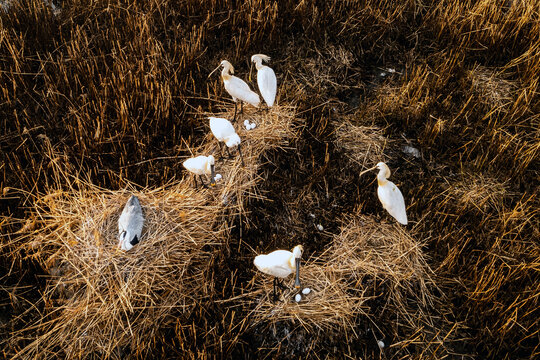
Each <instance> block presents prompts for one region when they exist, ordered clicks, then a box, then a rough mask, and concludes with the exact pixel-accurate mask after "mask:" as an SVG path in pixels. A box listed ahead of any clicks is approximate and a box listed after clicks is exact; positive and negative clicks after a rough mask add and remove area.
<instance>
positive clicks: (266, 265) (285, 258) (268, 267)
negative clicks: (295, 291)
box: [253, 245, 304, 299]
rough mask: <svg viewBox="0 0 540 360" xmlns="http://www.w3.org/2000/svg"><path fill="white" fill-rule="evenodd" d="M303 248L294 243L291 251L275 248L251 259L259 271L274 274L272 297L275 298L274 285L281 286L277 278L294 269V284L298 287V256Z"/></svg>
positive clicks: (283, 276) (288, 273)
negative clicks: (268, 252)
mask: <svg viewBox="0 0 540 360" xmlns="http://www.w3.org/2000/svg"><path fill="white" fill-rule="evenodd" d="M303 250H304V248H303V247H302V245H296V246H295V247H294V248H293V251H292V252H291V251H288V250H276V251H272V252H271V253H270V254H266V255H258V256H256V257H255V259H254V260H253V264H255V266H256V267H257V269H259V271H261V272H263V273H265V274H268V275H272V276H274V299H276V298H277V294H276V286H278V285H279V286H280V287H282V286H283V284H281V283H279V282H278V281H279V280H278V278H280V279H283V278H286V277H288V276H289V275H291V274H292V273H293V272H295V271H296V278H295V281H294V286H295V287H296V288H300V258H301V257H302V251H303Z"/></svg>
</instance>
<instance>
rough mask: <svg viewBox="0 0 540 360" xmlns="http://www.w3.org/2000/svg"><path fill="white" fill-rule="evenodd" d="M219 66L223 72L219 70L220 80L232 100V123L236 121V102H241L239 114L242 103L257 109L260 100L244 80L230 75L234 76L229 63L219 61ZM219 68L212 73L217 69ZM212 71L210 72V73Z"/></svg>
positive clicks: (232, 68)
mask: <svg viewBox="0 0 540 360" xmlns="http://www.w3.org/2000/svg"><path fill="white" fill-rule="evenodd" d="M219 66H223V70H221V79H223V84H224V85H225V90H227V92H228V93H229V95H231V96H232V98H233V100H234V119H233V121H236V110H237V105H238V100H240V101H241V103H240V106H241V107H240V112H242V106H243V102H247V103H248V104H251V105H253V106H255V107H259V104H260V102H261V99H260V98H259V95H257V93H256V92H254V91H252V90H251V89H250V88H249V85H248V84H247V83H246V82H245V81H244V80H242V79H240V78H238V77H236V76H234V75H232V74H234V67H233V66H232V64H231V63H230V62H228V61H227V60H223V61H221V63H220V64H219ZM219 66H218V67H217V68H216V69H215V70H214V71H216V70H217V69H219ZM214 71H212V73H213V72H214ZM212 73H210V75H212ZM210 75H208V76H210Z"/></svg>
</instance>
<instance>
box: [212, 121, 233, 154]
mask: <svg viewBox="0 0 540 360" xmlns="http://www.w3.org/2000/svg"><path fill="white" fill-rule="evenodd" d="M209 119H210V130H211V131H212V134H214V136H215V137H216V139H218V141H223V142H225V145H227V147H233V146H237V145H239V144H240V136H238V134H237V133H236V131H235V130H234V126H233V125H232V124H231V122H230V121H229V120H227V119H223V118H216V117H209Z"/></svg>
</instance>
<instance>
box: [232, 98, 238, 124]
mask: <svg viewBox="0 0 540 360" xmlns="http://www.w3.org/2000/svg"><path fill="white" fill-rule="evenodd" d="M237 108H238V102H236V101H235V102H234V116H233V120H232V122H235V121H236V109H237Z"/></svg>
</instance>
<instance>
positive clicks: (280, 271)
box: [253, 250, 292, 277]
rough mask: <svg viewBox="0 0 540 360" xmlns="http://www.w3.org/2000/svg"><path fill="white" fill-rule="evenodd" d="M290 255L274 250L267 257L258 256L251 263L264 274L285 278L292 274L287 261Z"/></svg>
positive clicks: (289, 253)
mask: <svg viewBox="0 0 540 360" xmlns="http://www.w3.org/2000/svg"><path fill="white" fill-rule="evenodd" d="M291 256H292V253H291V252H290V251H287V250H276V251H273V252H271V253H270V254H268V255H259V256H257V257H255V260H254V261H253V263H254V264H255V266H256V267H257V269H259V270H260V271H262V272H263V273H265V274H268V275H273V276H277V277H286V276H288V275H290V274H291V273H292V270H291V268H290V267H289V266H288V260H289V259H290V257H291Z"/></svg>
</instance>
